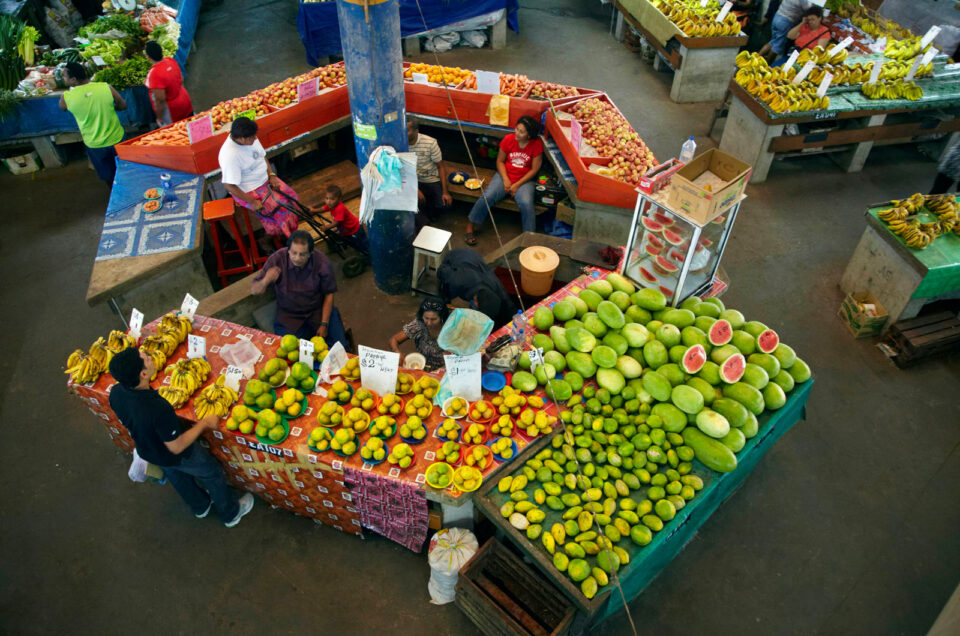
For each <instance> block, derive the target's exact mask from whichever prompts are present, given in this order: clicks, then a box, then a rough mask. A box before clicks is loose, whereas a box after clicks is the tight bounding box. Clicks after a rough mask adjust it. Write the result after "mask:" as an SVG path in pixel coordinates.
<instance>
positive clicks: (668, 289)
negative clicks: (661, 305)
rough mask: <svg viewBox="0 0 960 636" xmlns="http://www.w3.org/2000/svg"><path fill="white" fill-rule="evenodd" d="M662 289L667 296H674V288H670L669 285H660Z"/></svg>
mask: <svg viewBox="0 0 960 636" xmlns="http://www.w3.org/2000/svg"><path fill="white" fill-rule="evenodd" d="M660 291H661V293H663V295H664V296H666V297H667V298H673V290H672V289H670V288H669V287H664V286H663V285H660Z"/></svg>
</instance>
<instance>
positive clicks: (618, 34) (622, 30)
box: [613, 9, 627, 42]
mask: <svg viewBox="0 0 960 636" xmlns="http://www.w3.org/2000/svg"><path fill="white" fill-rule="evenodd" d="M613 12H614V18H613V37H614V39H616V41H617V42H623V40H624V39H625V38H626V36H627V23H626V21H625V20H624V19H623V14H622V13H620V11H619V10H618V9H614V10H613Z"/></svg>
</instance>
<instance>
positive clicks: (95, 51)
mask: <svg viewBox="0 0 960 636" xmlns="http://www.w3.org/2000/svg"><path fill="white" fill-rule="evenodd" d="M123 51H124V47H123V45H122V44H121V43H120V40H94V41H93V42H91V43H90V44H88V45H87V46H85V47H83V49H81V50H80V55H82V56H83V57H84V58H85V59H88V60H89V59H91V58H92V57H94V56H95V55H99V56H100V57H102V58H103V61H104V62H106V63H107V64H113V63H114V62H116V61H117V60H119V59H120V58H121V57H123Z"/></svg>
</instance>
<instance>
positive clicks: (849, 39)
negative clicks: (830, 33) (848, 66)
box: [827, 35, 853, 59]
mask: <svg viewBox="0 0 960 636" xmlns="http://www.w3.org/2000/svg"><path fill="white" fill-rule="evenodd" d="M852 43H853V38H852V37H850V36H849V35H848V36H847V37H845V38H843V39H842V40H840V42H839V43H837V44H835V45H833V46H832V47H830V50H828V51H827V59H830V58H831V57H833V56H834V55H836V54H837V53H839V52H840V51H842V50H843V49H845V48H847V47H848V46H850V45H851V44H852Z"/></svg>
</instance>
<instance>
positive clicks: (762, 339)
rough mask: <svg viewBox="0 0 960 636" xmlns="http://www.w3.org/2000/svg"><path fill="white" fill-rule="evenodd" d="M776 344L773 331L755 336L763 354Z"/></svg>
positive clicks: (769, 351)
mask: <svg viewBox="0 0 960 636" xmlns="http://www.w3.org/2000/svg"><path fill="white" fill-rule="evenodd" d="M658 258H659V257H658ZM778 344H780V336H778V335H777V332H776V331H774V330H773V329H767V330H766V331H764V332H763V333H761V334H760V335H759V336H757V349H760V351H762V352H764V353H773V352H774V351H776V350H777V345H778Z"/></svg>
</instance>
